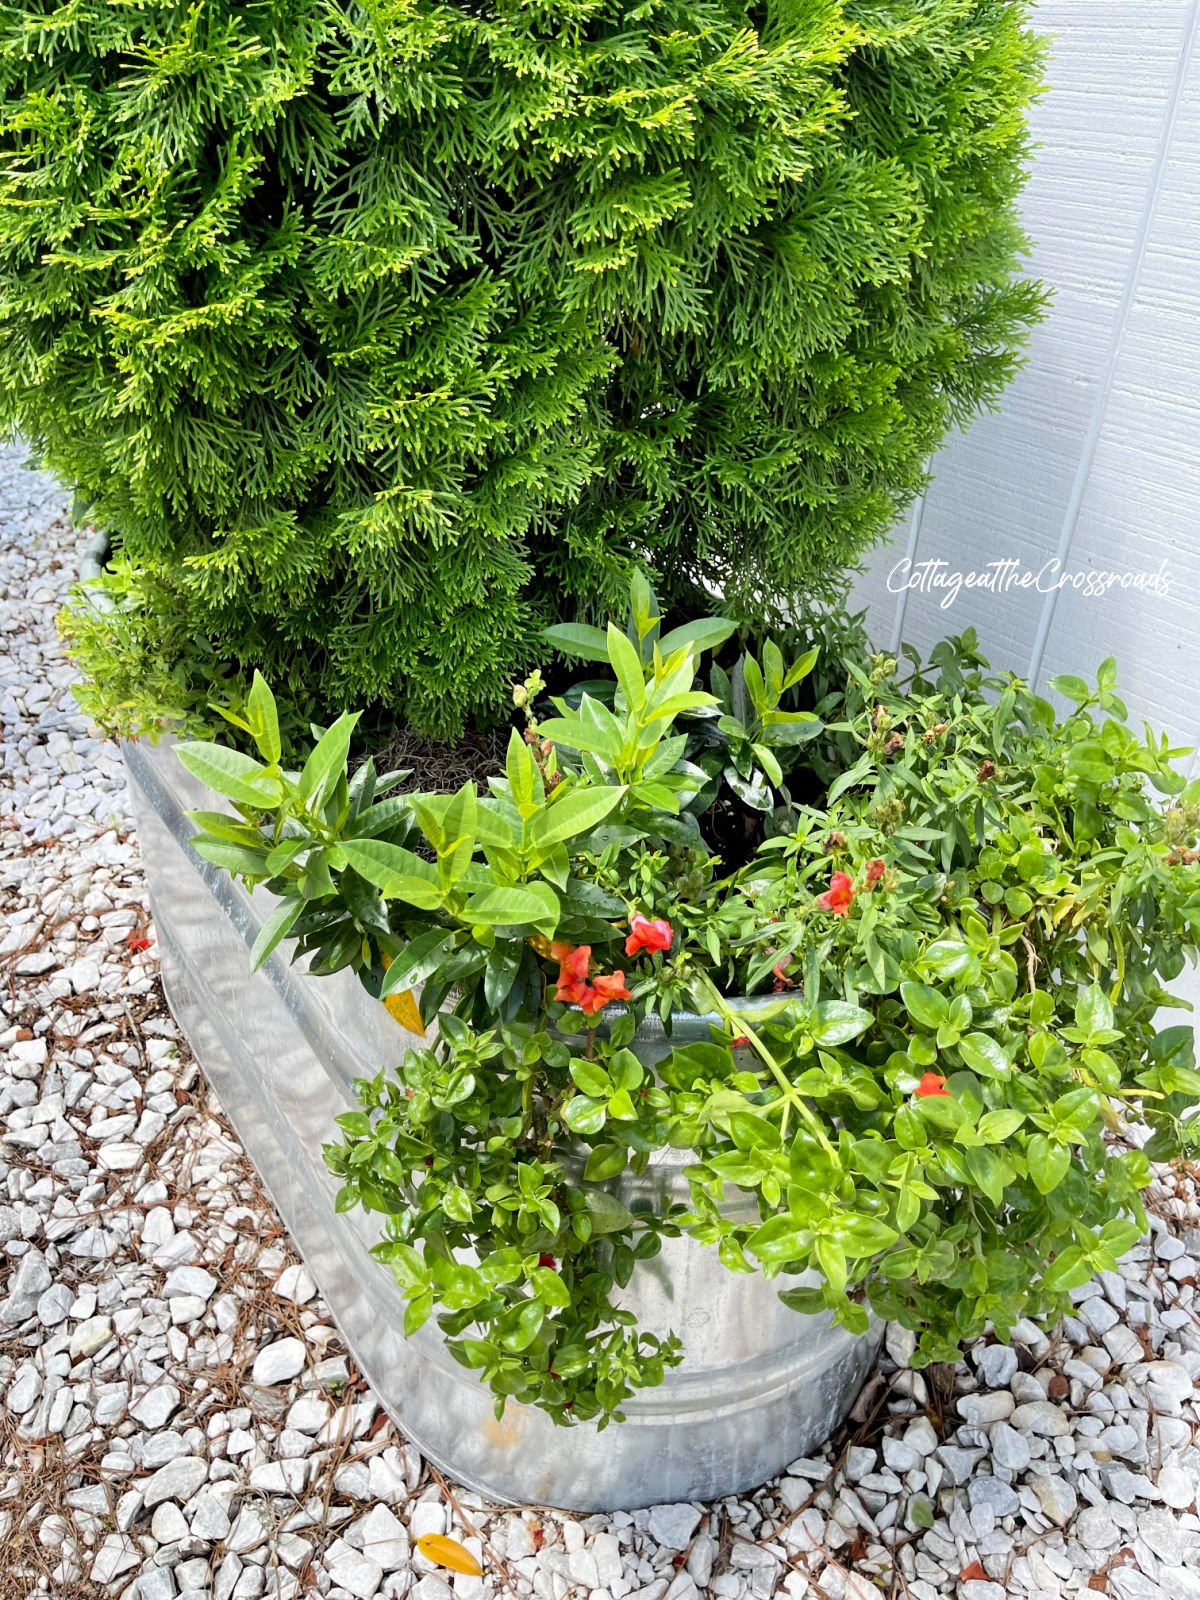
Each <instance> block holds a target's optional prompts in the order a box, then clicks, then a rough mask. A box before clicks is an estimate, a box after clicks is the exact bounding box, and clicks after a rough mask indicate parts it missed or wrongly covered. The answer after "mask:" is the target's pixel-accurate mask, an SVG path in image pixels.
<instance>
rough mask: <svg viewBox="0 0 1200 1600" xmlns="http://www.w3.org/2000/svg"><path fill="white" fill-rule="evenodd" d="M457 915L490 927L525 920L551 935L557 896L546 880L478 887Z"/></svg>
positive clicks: (517, 924)
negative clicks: (544, 881) (491, 887)
mask: <svg viewBox="0 0 1200 1600" xmlns="http://www.w3.org/2000/svg"><path fill="white" fill-rule="evenodd" d="M458 915H459V919H460V920H461V921H463V922H469V923H484V924H486V925H487V926H488V927H492V928H515V927H523V926H525V925H526V924H528V925H530V926H531V927H534V928H537V929H539V931H540V932H542V933H545V934H546V935H550V934H552V933H553V932H554V930H555V928H557V926H558V920H559V916H560V909H559V903H558V896H557V895H556V894H555V893H554V890H553V889H552V888H551V887H550V885H549V884H548V883H529V884H508V885H501V886H497V887H496V888H494V889H481V890H480V892H479V893H478V894H473V895H472V896H471V898H470V899H469V900H468V901H467V903H466V905H465V906H464V907H463V909H462V910H461V911H460V912H459V913H458Z"/></svg>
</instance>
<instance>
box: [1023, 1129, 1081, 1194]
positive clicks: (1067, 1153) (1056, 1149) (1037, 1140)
mask: <svg viewBox="0 0 1200 1600" xmlns="http://www.w3.org/2000/svg"><path fill="white" fill-rule="evenodd" d="M1025 1157H1026V1160H1027V1161H1028V1162H1029V1176H1030V1177H1031V1178H1032V1179H1033V1181H1034V1184H1035V1185H1036V1186H1037V1190H1038V1193H1039V1194H1050V1193H1051V1192H1052V1191H1053V1190H1055V1189H1057V1188H1058V1186H1059V1184H1060V1183H1061V1182H1062V1181H1063V1179H1064V1178H1065V1177H1066V1175H1067V1169H1068V1168H1069V1167H1070V1165H1071V1147H1070V1146H1069V1145H1066V1144H1054V1143H1052V1142H1051V1140H1049V1139H1048V1138H1047V1137H1046V1135H1045V1134H1044V1133H1035V1134H1034V1136H1033V1138H1032V1139H1030V1141H1029V1144H1028V1146H1027V1147H1026V1150H1025Z"/></svg>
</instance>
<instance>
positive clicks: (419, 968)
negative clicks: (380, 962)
mask: <svg viewBox="0 0 1200 1600" xmlns="http://www.w3.org/2000/svg"><path fill="white" fill-rule="evenodd" d="M453 949H454V935H453V934H452V933H448V932H447V931H446V929H445V928H430V929H429V931H428V932H427V933H421V934H418V935H417V937H416V938H415V939H410V940H409V942H408V943H407V944H406V945H405V946H404V949H403V950H401V952H400V954H399V955H398V956H396V957H395V958H394V959H393V960H392V961H391V962H390V963H389V964H388V969H387V972H386V973H385V974H384V979H383V983H382V984H381V985H380V989H379V998H380V999H381V1000H386V999H387V997H388V995H390V994H395V993H396V991H397V990H398V989H399V990H404V989H415V988H416V987H417V986H418V985H419V984H422V983H424V982H425V979H426V978H428V977H429V976H430V974H431V973H433V972H435V971H436V970H437V968H438V967H440V966H441V964H442V962H443V961H444V960H445V959H446V957H447V956H449V955H450V954H451V952H452V951H453Z"/></svg>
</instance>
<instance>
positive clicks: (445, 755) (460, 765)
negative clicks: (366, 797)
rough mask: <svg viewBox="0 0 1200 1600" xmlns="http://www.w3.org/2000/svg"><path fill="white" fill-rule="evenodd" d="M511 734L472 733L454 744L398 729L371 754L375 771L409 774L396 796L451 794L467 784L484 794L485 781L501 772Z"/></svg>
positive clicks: (505, 730) (501, 730)
mask: <svg viewBox="0 0 1200 1600" xmlns="http://www.w3.org/2000/svg"><path fill="white" fill-rule="evenodd" d="M510 732H511V729H510V728H507V727H504V728H493V729H490V730H488V731H486V732H471V733H468V734H466V735H464V737H463V738H462V739H461V740H460V741H459V742H458V743H457V744H446V743H443V742H442V741H441V740H439V739H430V738H427V737H426V736H425V735H424V734H420V733H414V732H413V731H412V729H411V728H399V729H397V730H396V731H395V732H393V733H392V734H391V735H390V737H388V738H386V739H385V740H382V741H381V742H380V743H379V744H378V745H377V746H376V747H375V748H374V749H373V750H371V752H370V754H371V755H372V756H373V757H374V759H375V770H376V771H377V772H379V773H384V772H407V773H408V777H407V778H405V779H404V781H403V783H401V784H398V785H397V788H396V791H395V792H396V793H397V794H418V793H420V794H453V793H454V792H455V791H456V790H458V789H461V788H462V786H463V784H464V783H467V782H471V783H474V785H475V787H476V788H477V789H478V790H479V791H480V793H481V794H485V793H486V792H487V781H488V779H489V778H490V777H493V776H495V775H496V774H498V773H501V772H503V771H504V752H505V750H506V749H507V748H508V739H509V734H510ZM365 755H366V752H364V758H365Z"/></svg>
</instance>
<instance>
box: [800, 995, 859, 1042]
mask: <svg viewBox="0 0 1200 1600" xmlns="http://www.w3.org/2000/svg"><path fill="white" fill-rule="evenodd" d="M874 1020H875V1018H874V1017H873V1016H872V1014H871V1012H869V1011H866V1010H864V1009H863V1007H862V1006H856V1005H852V1004H851V1002H850V1001H848V1000H822V1001H821V1003H820V1004H819V1005H817V1006H815V1007H814V1008H813V1014H812V1018H811V1020H810V1022H809V1024H808V1030H809V1032H810V1033H811V1034H812V1036H813V1038H814V1039H815V1040H816V1041H817V1043H818V1044H825V1045H838V1044H846V1043H847V1042H848V1041H849V1040H850V1039H857V1038H858V1036H859V1034H860V1033H865V1032H866V1030H867V1029H868V1028H869V1027H870V1026H871V1024H872V1022H874Z"/></svg>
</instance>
